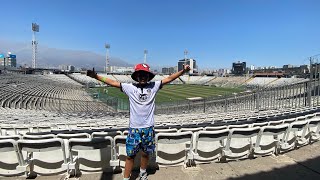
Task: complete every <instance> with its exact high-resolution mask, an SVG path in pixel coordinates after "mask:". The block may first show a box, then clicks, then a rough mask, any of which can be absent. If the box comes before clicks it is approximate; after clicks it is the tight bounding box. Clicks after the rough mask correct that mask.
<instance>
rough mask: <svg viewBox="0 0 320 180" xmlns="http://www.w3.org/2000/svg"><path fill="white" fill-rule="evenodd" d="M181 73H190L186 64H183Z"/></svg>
mask: <svg viewBox="0 0 320 180" xmlns="http://www.w3.org/2000/svg"><path fill="white" fill-rule="evenodd" d="M183 71H184V72H189V71H190V66H189V65H188V64H186V65H185V64H184V65H183Z"/></svg>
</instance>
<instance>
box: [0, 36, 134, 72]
mask: <svg viewBox="0 0 320 180" xmlns="http://www.w3.org/2000/svg"><path fill="white" fill-rule="evenodd" d="M8 52H11V53H12V54H15V55H17V66H24V65H27V66H31V63H32V46H31V42H29V43H23V42H11V41H8V40H1V39H0V54H5V55H6V54H7V53H8ZM37 52H38V53H37V67H43V68H56V67H58V66H59V65H62V64H63V65H73V66H75V67H76V68H80V67H81V68H92V67H94V68H95V69H96V70H98V71H99V70H100V71H101V70H103V67H104V66H105V61H106V57H105V56H104V55H101V54H98V53H94V52H90V51H82V50H67V49H58V48H51V47H48V46H44V45H41V46H40V45H38V51H37ZM110 66H122V67H129V66H130V67H133V65H132V64H130V63H128V62H126V61H124V60H122V59H120V58H116V57H110Z"/></svg>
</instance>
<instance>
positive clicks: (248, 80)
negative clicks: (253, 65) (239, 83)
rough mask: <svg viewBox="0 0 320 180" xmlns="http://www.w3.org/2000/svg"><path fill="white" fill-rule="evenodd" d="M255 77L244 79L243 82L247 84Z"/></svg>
mask: <svg viewBox="0 0 320 180" xmlns="http://www.w3.org/2000/svg"><path fill="white" fill-rule="evenodd" d="M253 79H254V76H251V77H250V78H249V79H247V80H246V81H244V83H243V84H247V83H248V82H250V81H252V80H253Z"/></svg>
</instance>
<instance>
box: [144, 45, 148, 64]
mask: <svg viewBox="0 0 320 180" xmlns="http://www.w3.org/2000/svg"><path fill="white" fill-rule="evenodd" d="M143 52H144V61H143V62H144V63H145V64H146V63H147V54H148V50H146V49H145V50H144V51H143Z"/></svg>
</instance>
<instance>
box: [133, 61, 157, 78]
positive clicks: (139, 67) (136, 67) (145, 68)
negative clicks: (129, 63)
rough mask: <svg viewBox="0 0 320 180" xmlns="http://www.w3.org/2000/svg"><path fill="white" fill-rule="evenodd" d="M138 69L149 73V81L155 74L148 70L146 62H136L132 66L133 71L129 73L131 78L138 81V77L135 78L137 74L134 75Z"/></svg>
mask: <svg viewBox="0 0 320 180" xmlns="http://www.w3.org/2000/svg"><path fill="white" fill-rule="evenodd" d="M139 71H144V72H147V73H149V81H150V80H151V79H153V78H154V76H155V75H154V74H153V73H152V72H151V71H150V66H149V65H148V64H145V63H141V64H137V65H135V66H134V72H133V73H132V74H131V78H132V79H133V80H135V81H137V82H138V79H137V75H136V74H137V73H138V72H139Z"/></svg>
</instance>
